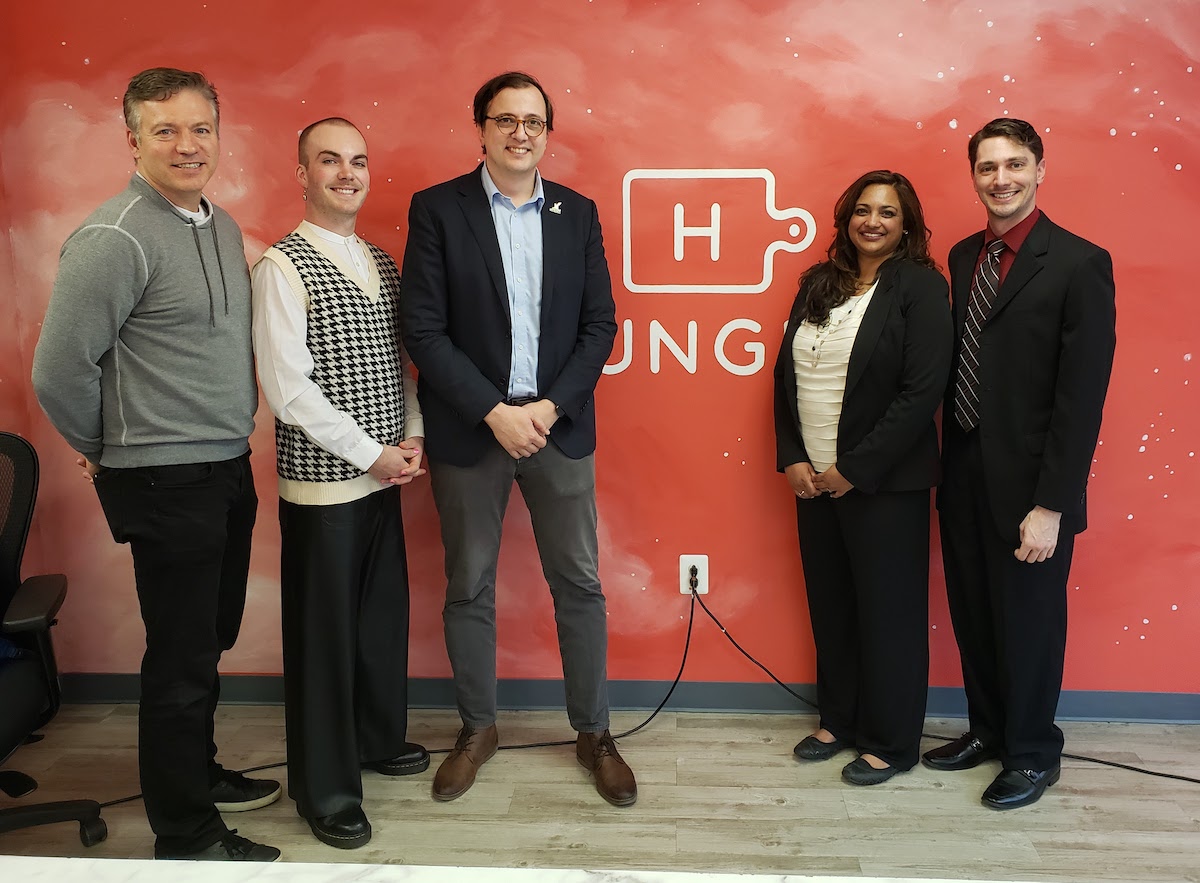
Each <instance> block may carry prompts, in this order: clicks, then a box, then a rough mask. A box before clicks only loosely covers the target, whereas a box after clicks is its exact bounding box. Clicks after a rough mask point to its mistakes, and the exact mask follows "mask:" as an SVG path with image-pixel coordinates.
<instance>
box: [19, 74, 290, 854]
mask: <svg viewBox="0 0 1200 883" xmlns="http://www.w3.org/2000/svg"><path fill="white" fill-rule="evenodd" d="M219 113H220V111H219V107H218V104H217V95H216V91H215V90H214V89H213V86H212V84H211V83H209V82H208V80H207V79H205V77H204V76H203V74H199V73H192V72H187V71H181V70H176V69H174V68H152V69H150V70H147V71H143V72H142V73H140V74H138V75H136V76H135V77H134V78H133V79H132V80H130V82H129V88H128V90H127V91H126V93H125V122H126V125H127V127H128V133H127V138H128V143H129V147H130V150H131V152H132V154H133V158H134V162H135V164H136V168H137V172H136V174H135V175H134V176H133V177H132V179H131V180H130V183H129V187H128V188H126V190H125V191H124V192H123V193H121V194H120V195H118V196H115V197H113V198H112V199H110V200H108V201H107V202H106V203H104V204H103V205H102V206H100V207H99V208H98V209H96V211H94V212H93V213H92V214H91V215H90V216H89V217H88V218H87V219H86V220H85V221H84V222H83V224H82V225H81V226H80V227H79V229H77V230H76V231H75V232H74V233H72V234H71V236H70V237H69V238H68V239H67V241H66V243H65V244H64V245H63V248H62V252H61V255H60V258H59V268H58V276H57V278H56V280H55V283H54V292H53V294H52V296H51V298H50V305H49V308H48V309H47V312H46V318H45V321H44V323H43V325H42V333H41V337H40V339H39V340H38V345H37V351H36V352H35V354H34V362H33V386H34V390H35V391H36V393H37V397H38V401H39V402H40V403H41V405H42V408H43V409H44V410H45V412H46V415H47V416H48V417H49V418H50V421H51V422H52V423H53V424H54V427H55V428H56V429H57V430H58V431H59V432H60V433H61V434H62V436H63V437H64V438H65V439H66V440H67V442H68V443H69V444H70V445H71V447H72V448H74V449H75V450H76V451H78V452H79V453H80V454H81V455H82V458H81V460H80V461H79V463H80V465H81V466H83V467H84V469H85V471H86V473H87V475H88V477H89V478H91V479H92V480H93V481H94V483H95V487H96V493H97V495H98V496H99V498H100V504H101V506H102V508H103V509H104V514H105V517H106V518H107V520H108V525H109V528H110V530H111V531H112V535H113V538H114V539H115V540H116V541H117V542H118V543H129V544H130V549H131V551H132V553H133V566H134V575H135V581H136V584H137V593H138V602H139V605H140V609H141V615H142V620H143V622H144V623H145V627H146V652H145V655H144V656H143V657H142V668H141V704H140V708H139V718H138V762H139V768H140V773H141V784H142V792H143V795H144V798H145V804H146V815H147V817H148V818H149V821H150V827H151V828H152V829H153V831H154V833H155V835H156V841H155V847H154V854H155V857H156V858H189V859H190V858H196V859H210V860H211V859H217V860H225V861H274V860H275V859H277V858H279V850H278V849H275V848H274V847H270V846H263V845H261V844H257V843H254V842H253V841H251V840H247V839H246V838H244V837H239V836H237V834H236V833H235V832H233V831H230V830H229V829H228V828H226V826H225V823H224V822H223V821H222V819H221V815H220V812H237V811H241V810H249V809H256V808H258V807H260V806H266V805H267V804H269V803H273V802H274V801H275V800H277V799H278V798H279V795H280V793H281V789H280V787H279V783H278V782H273V781H265V780H253V779H247V778H246V777H245V776H243V775H241V774H239V773H236V772H232V771H229V770H226V769H224V768H223V767H222V766H221V765H220V764H218V763H217V761H216V751H217V748H216V745H215V743H214V741H213V714H214V712H215V710H216V706H217V699H218V696H219V692H220V681H219V678H218V675H217V663H218V660H219V659H220V656H221V653H222V652H223V651H225V650H228V649H229V648H230V647H232V646H233V643H234V641H235V640H236V638H237V634H238V629H239V627H240V626H241V620H242V609H243V607H244V605H245V600H246V579H247V575H248V573H249V567H250V535H251V532H252V530H253V528H254V519H255V513H256V511H257V508H258V498H257V496H256V495H255V492H254V479H253V476H252V475H251V473H250V448H249V441H248V439H249V436H250V433H251V431H252V430H253V429H254V411H255V408H256V407H257V404H258V392H257V389H256V387H255V383H254V364H253V357H252V352H251V340H250V277H249V271H248V269H247V266H246V258H245V254H244V252H243V249H242V234H241V231H240V230H239V229H238V226H237V224H236V223H234V221H233V219H232V218H231V217H230V216H229V215H228V214H227V213H226V212H224V211H223V210H222V209H220V208H218V207H216V206H215V205H213V204H212V203H211V202H210V201H209V200H208V199H207V197H205V196H204V195H203V192H202V191H203V189H204V187H205V185H206V184H207V183H208V181H209V179H210V178H211V177H212V175H213V172H214V171H215V170H216V166H217V159H218V157H219V155H220V148H219V142H218V135H217V127H218V123H219V120H220V116H219Z"/></svg>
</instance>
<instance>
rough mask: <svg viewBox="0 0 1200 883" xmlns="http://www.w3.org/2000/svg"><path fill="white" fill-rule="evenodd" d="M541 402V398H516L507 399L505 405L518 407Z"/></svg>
mask: <svg viewBox="0 0 1200 883" xmlns="http://www.w3.org/2000/svg"><path fill="white" fill-rule="evenodd" d="M539 400H540V397H539V396H514V397H513V398H510V399H505V400H504V404H506V405H516V406H519V405H528V404H529V403H531V402H536V401H539Z"/></svg>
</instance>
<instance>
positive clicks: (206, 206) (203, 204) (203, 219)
mask: <svg viewBox="0 0 1200 883" xmlns="http://www.w3.org/2000/svg"><path fill="white" fill-rule="evenodd" d="M134 174H135V175H137V176H138V177H139V178H141V179H142V180H143V181H146V176H145V175H143V174H142V173H141V172H139V171H134ZM146 184H147V185H149V186H150V187H153V188H154V191H155V192H156V193H158V195H159V196H162V198H163V199H166V200H167V204H168V205H170V206H171V208H173V209H175V211H176V212H178V213H179V215H180V216H181V217H183V218H186V219H187V220H189V221H191V222H192V223H194V224H195V225H196V226H197V227H203V226H204V225H205V224H207V223H208V222H209V221H210V220H211V219H212V215H213V207H212V203H211V202H210V201H209V199H208V197H207V196H205V195H204V194H203V193H201V194H200V211H198V212H194V211H192V210H191V209H186V208H184V207H183V206H180V205H176V204H175V203H173V202H171V200H169V199H167V198H166V197H165V196H163V195H162V193H159V192H158V188H157V187H154V185H153V184H151V183H150V182H149V181H146Z"/></svg>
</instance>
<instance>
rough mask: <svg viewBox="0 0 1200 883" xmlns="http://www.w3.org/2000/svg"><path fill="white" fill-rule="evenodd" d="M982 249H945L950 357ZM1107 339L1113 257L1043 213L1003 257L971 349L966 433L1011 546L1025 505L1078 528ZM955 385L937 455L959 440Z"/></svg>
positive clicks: (976, 245) (975, 244) (1112, 340)
mask: <svg viewBox="0 0 1200 883" xmlns="http://www.w3.org/2000/svg"><path fill="white" fill-rule="evenodd" d="M983 240H984V234H983V231H980V232H979V233H976V234H975V235H974V236H968V237H967V238H966V239H964V240H963V241H962V242H960V243H958V244H957V245H956V246H954V248H952V249H951V250H950V258H949V267H950V278H951V283H952V291H953V295H954V321H955V329H956V332H957V333H956V336H955V340H956V348H957V346H959V345H960V343H961V339H962V330H963V324H964V323H965V321H966V315H967V301H968V299H969V298H970V292H971V280H972V277H973V276H974V275H975V265H976V263H977V262H978V259H979V252H980V250H981V249H982V248H983ZM1116 334H1117V332H1116V288H1115V285H1114V283H1113V272H1112V258H1111V257H1110V256H1109V254H1108V252H1107V251H1105V250H1104V249H1102V248H1100V247H1099V246H1097V245H1093V244H1092V243H1091V242H1088V241H1087V240H1086V239H1081V238H1080V237H1078V236H1076V235H1074V234H1073V233H1069V232H1067V231H1066V230H1064V229H1063V228H1062V227H1060V226H1058V225H1057V224H1055V223H1053V222H1051V220H1050V219H1049V218H1047V217H1046V216H1045V214H1043V215H1042V216H1041V217H1040V218H1039V219H1038V220H1037V222H1036V223H1034V225H1033V228H1032V229H1031V230H1030V231H1029V235H1028V236H1027V237H1026V238H1025V242H1024V244H1023V245H1022V246H1021V250H1020V251H1018V252H1017V254H1016V257H1015V258H1014V259H1013V264H1012V267H1011V268H1010V269H1009V271H1008V275H1007V276H1005V277H1004V282H1003V283H1002V284H1001V285H1000V291H999V292H998V293H997V295H996V301H995V303H994V304H992V309H991V312H990V313H989V314H988V317H987V320H986V321H985V322H984V325H983V329H982V336H981V338H980V342H979V345H980V353H979V370H980V388H979V426H978V427H977V429H976V430H975V431H976V432H978V433H979V443H980V449H981V452H982V455H983V470H984V482H985V485H986V487H987V496H988V501H989V506H990V508H991V511H992V517H993V520H994V521H995V523H996V527H997V528H998V529H999V530H1000V532H1001V535H1003V536H1005V537H1015V536H1016V535H1017V530H1018V528H1019V526H1020V524H1021V521H1022V520H1023V519H1024V518H1025V516H1026V515H1027V514H1028V513H1029V511H1030V510H1031V509H1033V507H1034V506H1035V505H1038V506H1043V507H1045V508H1046V509H1051V510H1053V511H1055V512H1061V513H1063V529H1069V530H1071V531H1073V532H1075V533H1079V532H1080V531H1082V530H1083V529H1084V528H1085V527H1086V526H1087V479H1088V475H1089V474H1090V472H1091V468H1092V455H1093V453H1094V452H1095V450H1096V439H1097V438H1098V437H1099V435H1100V418H1101V414H1102V412H1103V410H1104V398H1105V395H1106V393H1107V391H1108V380H1109V376H1110V375H1111V374H1112V363H1113V351H1114V349H1115V347H1116V342H1117V337H1116ZM955 364H957V349H956V352H955ZM954 382H955V378H954V377H951V378H950V383H949V386H948V387H947V391H946V411H945V413H946V415H947V416H946V418H945V419H944V420H943V421H942V422H943V429H944V436H945V437H944V444H945V447H946V451H947V455H949V454H950V453H951V450H952V446H953V445H955V444H961V441H962V433H961V432H960V431H957V427H956V426H952V425H951V421H953V420H954V417H953V416H952V415H953V407H954Z"/></svg>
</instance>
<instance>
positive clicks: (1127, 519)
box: [1125, 512, 1133, 521]
mask: <svg viewBox="0 0 1200 883" xmlns="http://www.w3.org/2000/svg"><path fill="white" fill-rule="evenodd" d="M1125 520H1126V521H1133V513H1132V512H1130V513H1129V514H1128V515H1126V516H1125Z"/></svg>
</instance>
